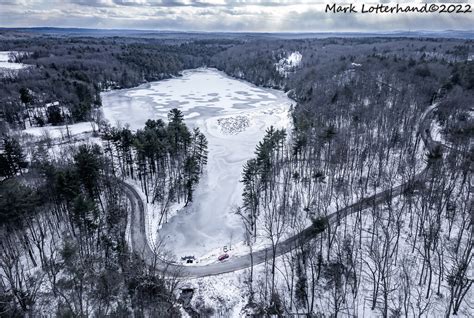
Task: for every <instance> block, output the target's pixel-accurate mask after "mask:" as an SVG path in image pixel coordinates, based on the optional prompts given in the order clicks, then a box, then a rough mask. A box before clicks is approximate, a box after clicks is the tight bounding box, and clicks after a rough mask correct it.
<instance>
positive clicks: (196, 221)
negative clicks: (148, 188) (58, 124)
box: [102, 69, 292, 258]
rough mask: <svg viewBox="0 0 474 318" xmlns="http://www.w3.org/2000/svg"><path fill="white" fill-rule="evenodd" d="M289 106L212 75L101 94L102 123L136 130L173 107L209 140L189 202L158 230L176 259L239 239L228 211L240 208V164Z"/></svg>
mask: <svg viewBox="0 0 474 318" xmlns="http://www.w3.org/2000/svg"><path fill="white" fill-rule="evenodd" d="M291 103H292V101H291V100H290V99H289V98H288V97H287V96H286V94H285V93H283V92H281V91H277V90H272V89H264V88H259V87H256V86H254V85H252V84H249V83H247V82H244V81H240V80H235V79H233V78H230V77H228V76H226V75H225V74H223V73H221V72H219V71H217V70H214V69H197V70H189V71H184V72H183V76H182V77H178V78H173V79H169V80H164V81H158V82H153V83H147V84H144V85H141V86H139V87H136V88H131V89H123V90H116V91H110V92H105V93H103V94H102V104H103V111H104V117H105V119H107V120H108V121H109V122H110V123H111V124H113V125H125V124H128V125H130V128H131V129H134V130H135V129H139V128H143V126H144V124H145V122H146V121H147V120H148V119H158V118H162V119H164V120H165V121H166V120H167V114H168V112H169V110H170V109H172V108H179V109H180V110H181V111H182V112H183V113H184V115H185V119H186V123H187V124H188V125H189V126H190V127H199V128H200V130H201V131H202V132H203V133H204V134H205V135H206V137H207V139H208V142H209V147H208V148H209V158H208V165H207V169H206V171H205V173H204V175H203V176H202V178H201V181H200V183H199V185H198V186H197V188H196V190H195V194H194V202H193V203H192V204H191V205H190V206H188V207H187V208H186V209H182V210H180V211H179V213H178V214H177V215H175V216H174V217H172V218H171V219H170V220H169V222H168V223H167V224H165V225H164V226H163V227H162V229H160V231H159V235H160V237H161V238H162V239H164V240H165V243H166V247H167V249H169V250H172V251H173V252H174V253H175V255H176V256H177V257H178V258H180V257H181V256H184V255H194V256H196V257H198V258H199V257H201V256H204V255H206V254H208V253H209V252H210V251H211V250H215V249H218V248H222V247H223V246H224V245H227V246H229V245H233V244H234V243H237V242H238V241H241V240H242V239H243V228H242V225H241V221H240V219H239V217H238V216H236V215H234V214H233V213H232V209H233V207H235V206H237V205H239V204H240V203H241V193H242V184H241V183H240V182H239V180H240V179H241V172H242V166H243V164H244V163H245V162H246V161H247V160H248V159H250V158H251V157H253V155H254V151H255V146H256V145H257V143H258V142H259V141H260V140H261V139H262V137H263V135H264V133H265V130H266V129H267V128H268V127H270V126H272V125H273V126H274V127H276V128H281V127H287V126H288V125H289V122H290V119H289V116H288V111H289V108H290V105H291Z"/></svg>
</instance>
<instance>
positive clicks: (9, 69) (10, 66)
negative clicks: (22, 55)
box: [0, 51, 30, 76]
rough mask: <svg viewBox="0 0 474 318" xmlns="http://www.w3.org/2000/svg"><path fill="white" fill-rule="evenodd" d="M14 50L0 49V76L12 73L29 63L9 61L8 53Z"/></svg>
mask: <svg viewBox="0 0 474 318" xmlns="http://www.w3.org/2000/svg"><path fill="white" fill-rule="evenodd" d="M12 53H13V54H15V53H16V52H10V51H0V76H8V75H13V74H14V73H16V72H17V71H19V70H21V69H24V68H27V67H29V66H30V65H27V64H22V63H14V62H10V54H12Z"/></svg>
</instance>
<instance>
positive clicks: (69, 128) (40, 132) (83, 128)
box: [23, 122, 97, 139]
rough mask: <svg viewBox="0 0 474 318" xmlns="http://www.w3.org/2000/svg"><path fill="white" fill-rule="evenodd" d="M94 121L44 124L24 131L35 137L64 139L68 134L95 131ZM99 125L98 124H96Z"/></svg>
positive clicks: (73, 134)
mask: <svg viewBox="0 0 474 318" xmlns="http://www.w3.org/2000/svg"><path fill="white" fill-rule="evenodd" d="M93 125H95V124H94V123H90V122H83V123H77V124H72V125H61V126H44V127H29V128H27V129H24V130H23V132H24V133H26V134H29V135H33V136H35V137H49V138H53V139H57V138H61V139H64V138H66V137H67V136H68V135H69V136H71V137H72V136H75V135H79V134H83V133H87V132H92V131H93ZM95 126H97V125H95Z"/></svg>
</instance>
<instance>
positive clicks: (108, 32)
mask: <svg viewBox="0 0 474 318" xmlns="http://www.w3.org/2000/svg"><path fill="white" fill-rule="evenodd" d="M9 32H17V33H23V34H25V33H27V34H30V35H34V34H44V35H56V36H90V37H103V36H108V37H114V36H126V37H144V38H162V39H167V38H168V39H169V38H174V39H177V38H201V39H209V38H241V37H245V38H255V37H264V38H281V39H304V38H332V37H344V38H349V37H410V38H418V37H422V38H457V39H474V31H463V30H445V31H424V30H420V31H391V32H193V31H170V30H131V29H86V28H56V27H34V28H0V35H1V34H4V33H9Z"/></svg>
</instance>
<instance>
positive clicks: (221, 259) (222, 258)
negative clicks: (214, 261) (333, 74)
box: [218, 253, 229, 261]
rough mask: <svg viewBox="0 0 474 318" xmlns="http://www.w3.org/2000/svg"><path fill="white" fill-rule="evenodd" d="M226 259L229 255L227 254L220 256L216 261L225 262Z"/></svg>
mask: <svg viewBox="0 0 474 318" xmlns="http://www.w3.org/2000/svg"><path fill="white" fill-rule="evenodd" d="M226 258H229V254H227V253H225V254H222V255H221V256H219V258H218V260H219V261H223V260H225V259H226Z"/></svg>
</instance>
